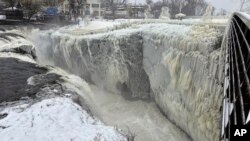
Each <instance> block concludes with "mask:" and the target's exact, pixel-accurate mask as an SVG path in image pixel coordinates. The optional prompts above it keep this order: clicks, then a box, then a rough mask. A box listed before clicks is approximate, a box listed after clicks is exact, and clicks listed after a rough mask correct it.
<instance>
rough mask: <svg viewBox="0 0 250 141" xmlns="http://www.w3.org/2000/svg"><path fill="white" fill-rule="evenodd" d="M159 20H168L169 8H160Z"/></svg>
mask: <svg viewBox="0 0 250 141" xmlns="http://www.w3.org/2000/svg"><path fill="white" fill-rule="evenodd" d="M159 18H160V19H167V20H169V19H170V13H169V8H168V7H162V8H161V14H160V17H159Z"/></svg>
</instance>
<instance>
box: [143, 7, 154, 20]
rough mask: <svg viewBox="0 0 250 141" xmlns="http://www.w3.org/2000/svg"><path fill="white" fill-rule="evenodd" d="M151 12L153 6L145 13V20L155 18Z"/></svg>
mask: <svg viewBox="0 0 250 141" xmlns="http://www.w3.org/2000/svg"><path fill="white" fill-rule="evenodd" d="M151 11H152V10H151V6H150V5H148V7H147V9H146V10H145V12H144V18H145V19H151V18H153V15H152V14H151Z"/></svg>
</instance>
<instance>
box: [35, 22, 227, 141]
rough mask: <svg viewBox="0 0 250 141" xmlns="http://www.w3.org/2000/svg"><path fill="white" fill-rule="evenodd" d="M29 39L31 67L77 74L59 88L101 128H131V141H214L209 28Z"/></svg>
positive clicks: (214, 69) (213, 44)
mask: <svg viewBox="0 0 250 141" xmlns="http://www.w3.org/2000/svg"><path fill="white" fill-rule="evenodd" d="M176 29H180V30H176ZM32 35H33V37H32V40H33V41H34V42H35V44H36V49H37V56H38V62H39V63H41V64H45V65H46V64H49V65H53V66H57V67H60V68H62V69H64V70H66V71H68V72H69V73H72V74H75V75H77V76H78V77H76V76H71V77H69V76H67V77H66V78H65V79H67V82H66V84H68V85H70V86H71V87H72V88H74V89H77V91H78V92H79V93H80V94H81V96H82V98H83V101H82V103H86V104H87V105H88V106H89V107H90V109H91V112H92V113H93V114H94V115H95V116H97V117H98V118H100V119H102V120H103V121H104V122H105V123H107V124H108V125H113V126H117V127H118V128H121V129H123V130H131V132H132V133H135V135H136V140H138V141H145V140H148V141H154V140H157V141H158V140H159V141H160V140H162V141H163V140H166V139H167V140H169V141H182V140H191V139H192V140H194V141H211V140H216V139H218V133H219V128H218V127H219V126H218V125H219V116H220V114H219V106H220V102H221V90H222V89H221V86H220V79H219V76H220V68H219V63H218V62H219V61H218V58H219V56H220V54H219V47H220V39H221V33H220V32H219V31H217V30H216V29H215V28H213V27H212V28H210V27H209V26H204V27H203V26H201V27H199V26H197V27H195V28H193V27H192V26H184V25H169V24H152V25H145V26H142V27H139V28H129V29H122V30H117V31H113V32H110V33H102V34H94V35H82V36H75V35H73V34H70V33H62V31H61V30H57V31H53V30H52V31H46V32H42V33H38V34H37V33H34V34H32ZM58 72H60V71H58ZM65 75H66V73H65ZM82 79H84V80H82ZM160 111H161V112H162V113H164V115H165V116H163V114H162V113H161V112H160ZM168 119H169V120H168ZM170 121H171V122H170Z"/></svg>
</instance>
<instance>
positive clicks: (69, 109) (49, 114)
mask: <svg viewBox="0 0 250 141" xmlns="http://www.w3.org/2000/svg"><path fill="white" fill-rule="evenodd" d="M4 113H7V114H8V116H7V117H5V118H3V119H1V120H0V136H1V141H10V140H12V141H51V140H52V141H70V140H74V141H96V140H98V141H99V140H100V141H104V140H105V141H126V138H125V137H124V136H123V135H121V134H120V133H119V132H117V131H116V130H115V128H114V127H110V126H106V125H104V124H103V123H101V122H100V121H99V120H97V119H95V118H93V117H91V116H90V115H89V114H88V113H87V112H86V111H84V110H83V109H82V108H81V107H80V106H79V105H77V104H75V103H74V102H73V101H72V100H70V99H68V98H52V99H46V100H43V101H41V102H38V103H35V104H33V105H28V104H26V105H20V106H16V107H10V108H5V109H4V110H3V111H1V112H0V114H4ZM3 127H4V128H3Z"/></svg>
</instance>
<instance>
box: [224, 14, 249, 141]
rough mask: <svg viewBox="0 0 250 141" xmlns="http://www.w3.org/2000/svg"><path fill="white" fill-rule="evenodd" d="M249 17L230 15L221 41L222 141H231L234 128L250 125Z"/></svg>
mask: <svg viewBox="0 0 250 141" xmlns="http://www.w3.org/2000/svg"><path fill="white" fill-rule="evenodd" d="M248 17H250V16H249V15H247V14H244V13H238V12H236V13H234V14H233V15H232V18H231V21H230V24H229V27H228V29H227V30H228V31H227V34H225V37H224V41H223V42H224V46H225V47H224V51H225V56H224V57H225V70H224V72H225V74H224V75H225V79H224V97H223V105H222V107H223V111H222V126H221V138H220V140H222V141H230V137H231V136H230V130H231V129H232V126H234V125H249V124H250V122H249V121H250V78H249V77H250V69H249V68H250V30H249V29H250V19H249V18H248Z"/></svg>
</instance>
